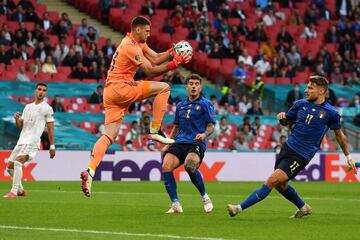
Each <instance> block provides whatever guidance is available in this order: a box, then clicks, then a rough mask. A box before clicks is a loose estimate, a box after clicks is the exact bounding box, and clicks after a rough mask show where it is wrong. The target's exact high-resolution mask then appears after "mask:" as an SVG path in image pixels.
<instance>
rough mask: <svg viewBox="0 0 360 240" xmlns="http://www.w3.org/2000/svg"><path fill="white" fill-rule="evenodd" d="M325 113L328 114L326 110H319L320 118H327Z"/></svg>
mask: <svg viewBox="0 0 360 240" xmlns="http://www.w3.org/2000/svg"><path fill="white" fill-rule="evenodd" d="M325 115H326V112H324V111H320V112H319V118H320V119H323V118H325Z"/></svg>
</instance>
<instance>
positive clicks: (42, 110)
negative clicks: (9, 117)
mask: <svg viewBox="0 0 360 240" xmlns="http://www.w3.org/2000/svg"><path fill="white" fill-rule="evenodd" d="M21 119H22V120H23V127H22V130H21V133H20V137H19V140H18V142H17V144H31V145H37V146H39V147H40V137H41V134H42V133H43V131H44V129H45V124H46V123H48V122H54V112H53V109H52V108H51V106H50V105H49V104H47V103H46V102H45V101H43V102H41V103H39V104H35V103H30V104H27V105H26V106H25V108H24V110H23V113H22V115H21Z"/></svg>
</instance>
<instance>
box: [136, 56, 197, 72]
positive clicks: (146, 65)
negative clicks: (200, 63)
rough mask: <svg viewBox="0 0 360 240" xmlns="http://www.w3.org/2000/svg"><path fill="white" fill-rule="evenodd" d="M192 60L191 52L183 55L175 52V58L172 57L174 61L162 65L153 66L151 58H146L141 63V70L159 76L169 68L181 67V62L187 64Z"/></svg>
mask: <svg viewBox="0 0 360 240" xmlns="http://www.w3.org/2000/svg"><path fill="white" fill-rule="evenodd" d="M190 60H191V53H186V54H184V55H182V56H179V55H178V54H174V58H173V59H172V61H170V62H168V63H166V64H162V65H155V66H153V65H152V64H151V62H150V61H149V60H147V59H144V60H143V63H142V64H141V65H140V68H141V70H143V71H144V73H145V74H146V75H147V76H158V75H161V74H163V73H166V72H167V71H169V70H173V69H175V68H177V67H179V66H180V65H181V64H186V63H188V62H189V61H190Z"/></svg>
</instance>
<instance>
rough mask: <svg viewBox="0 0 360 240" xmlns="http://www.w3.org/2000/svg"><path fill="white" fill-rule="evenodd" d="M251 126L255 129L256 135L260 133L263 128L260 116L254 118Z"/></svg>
mask: <svg viewBox="0 0 360 240" xmlns="http://www.w3.org/2000/svg"><path fill="white" fill-rule="evenodd" d="M251 128H252V129H254V130H255V132H256V135H257V134H258V133H259V130H260V128H261V123H260V117H258V116H256V117H255V118H254V122H253V123H252V124H251Z"/></svg>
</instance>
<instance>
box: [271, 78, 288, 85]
mask: <svg viewBox="0 0 360 240" xmlns="http://www.w3.org/2000/svg"><path fill="white" fill-rule="evenodd" d="M275 82H276V84H290V83H291V79H290V78H286V77H279V78H276V79H275Z"/></svg>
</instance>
